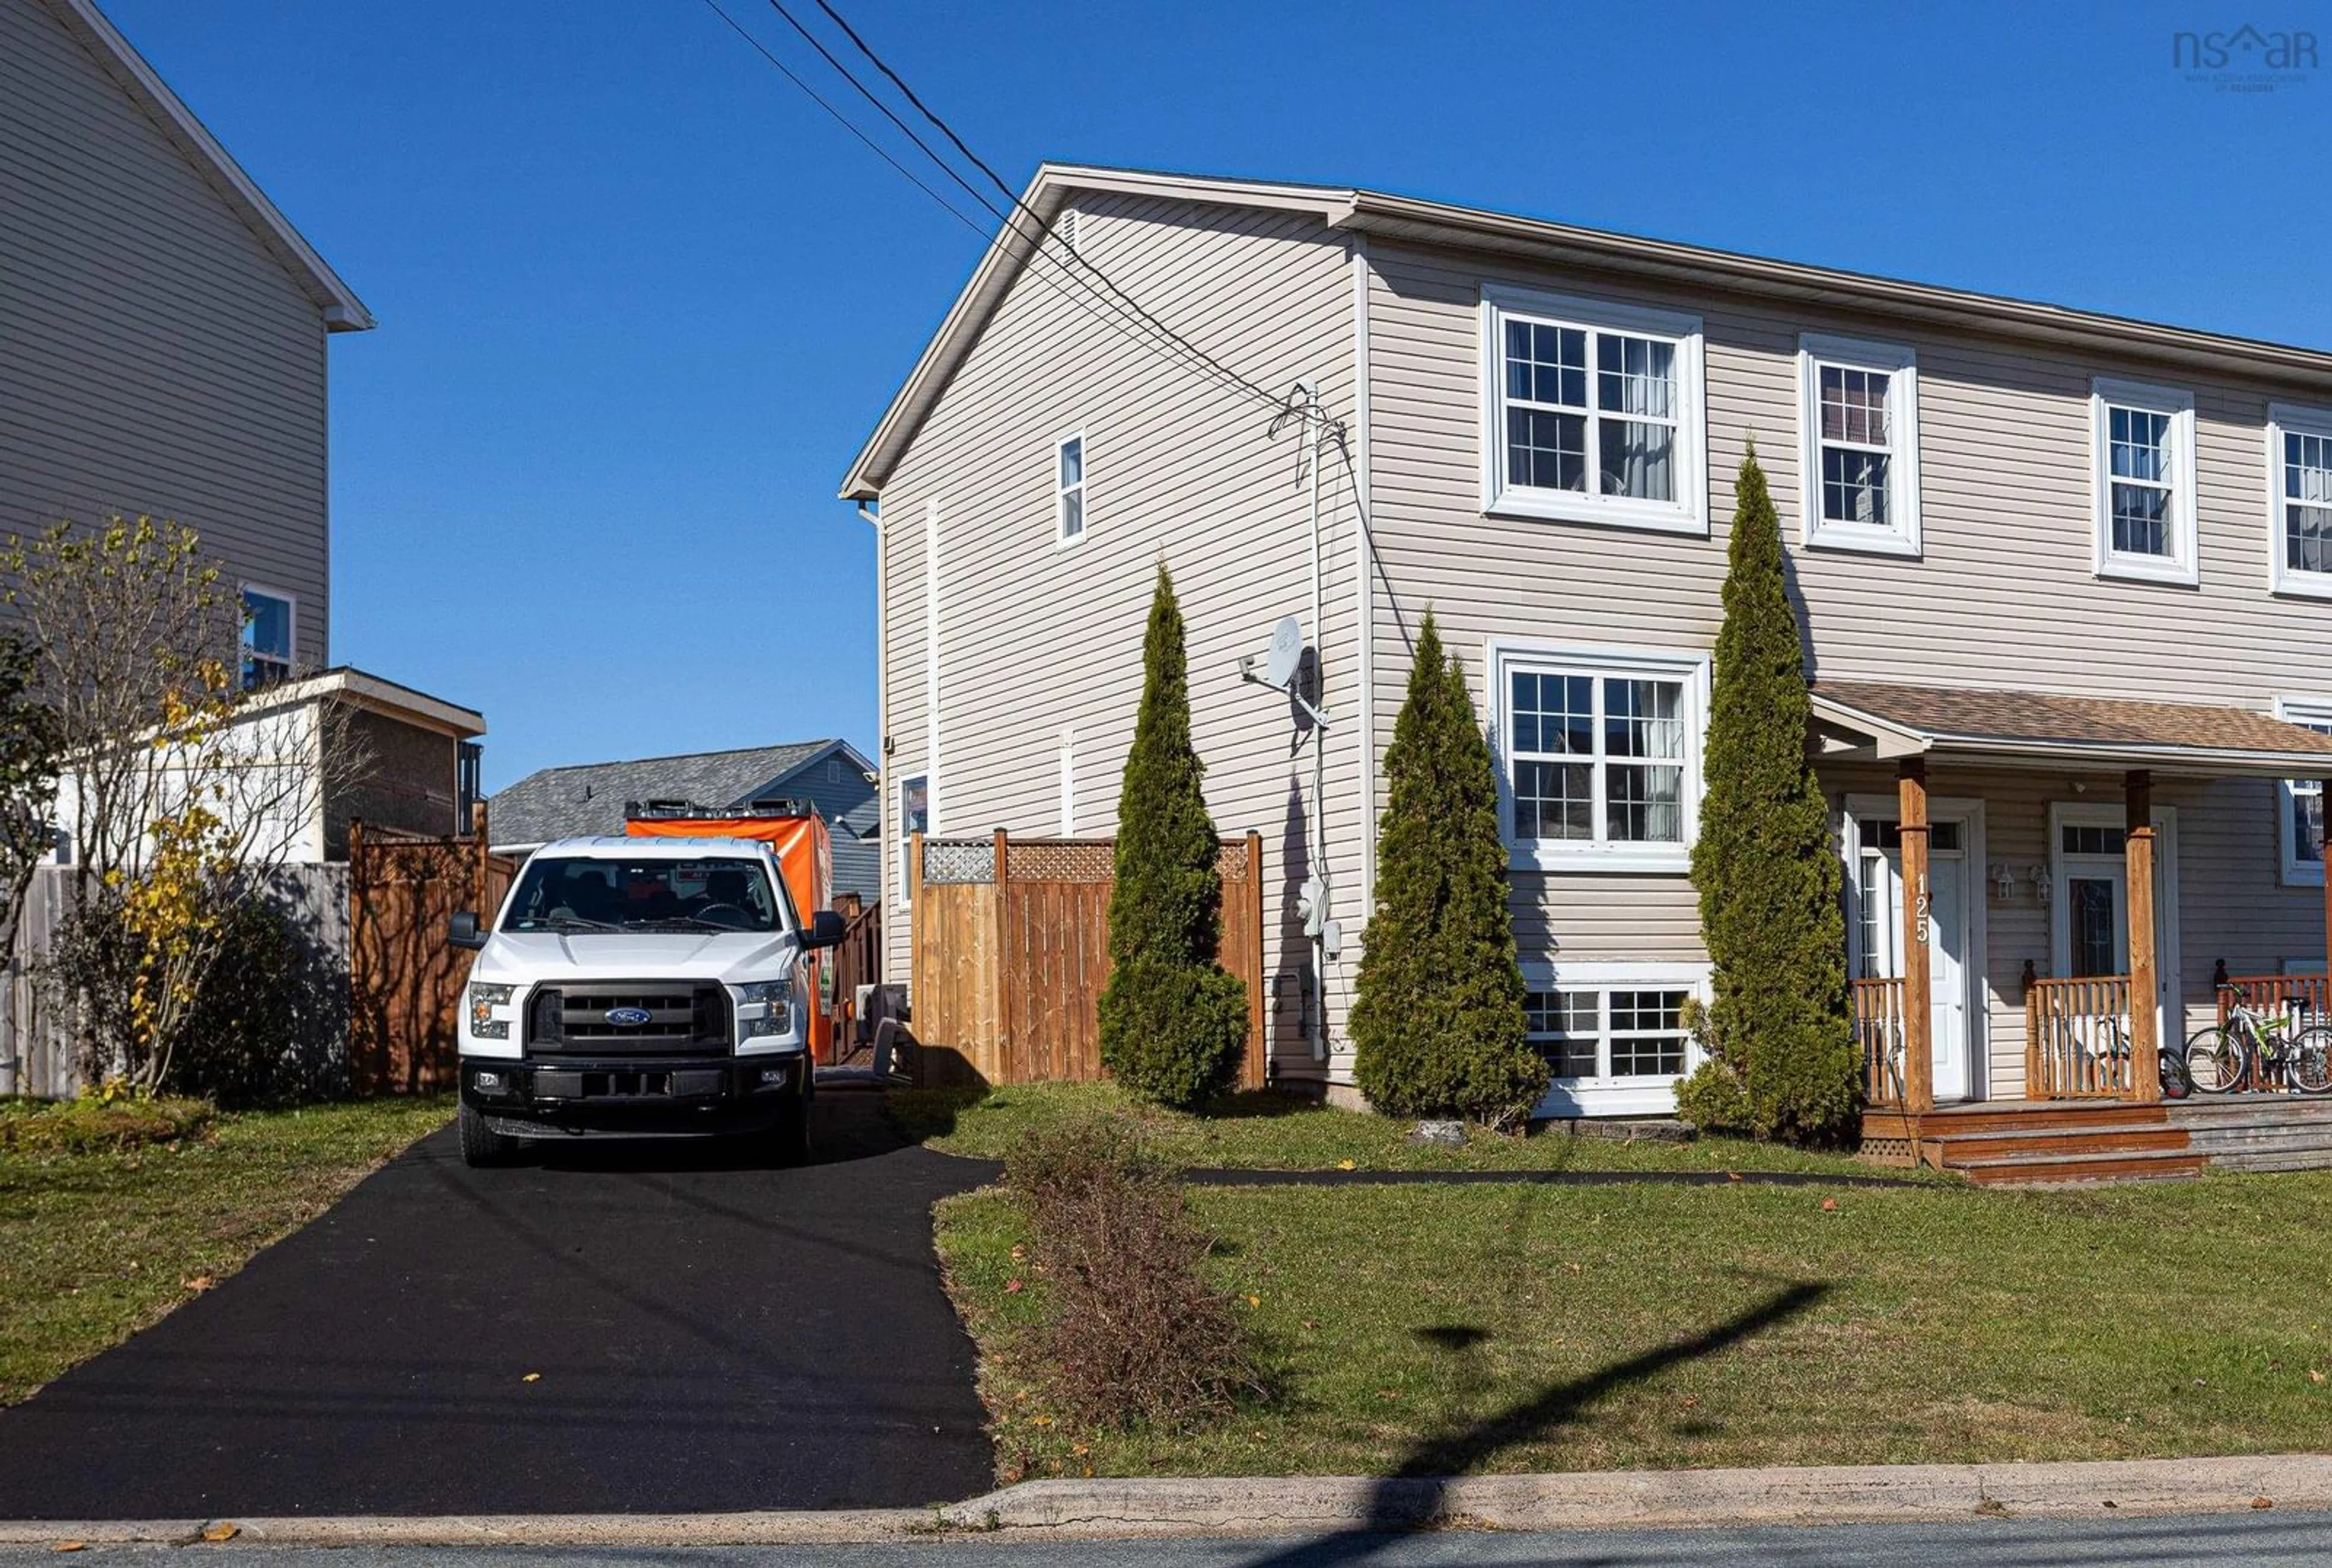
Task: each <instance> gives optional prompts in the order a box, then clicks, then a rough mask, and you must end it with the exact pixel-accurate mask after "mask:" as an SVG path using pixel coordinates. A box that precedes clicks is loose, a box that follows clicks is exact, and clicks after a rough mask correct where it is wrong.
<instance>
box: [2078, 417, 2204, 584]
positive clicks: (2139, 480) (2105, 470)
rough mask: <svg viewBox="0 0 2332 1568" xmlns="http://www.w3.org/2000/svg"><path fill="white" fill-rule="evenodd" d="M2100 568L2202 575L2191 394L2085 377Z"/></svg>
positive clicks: (2158, 578)
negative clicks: (2198, 564) (2198, 561)
mask: <svg viewBox="0 0 2332 1568" xmlns="http://www.w3.org/2000/svg"><path fill="white" fill-rule="evenodd" d="M2089 420H2090V425H2091V429H2092V435H2093V438H2094V441H2095V445H2096V453H2095V458H2094V461H2093V464H2092V474H2091V483H2092V485H2093V488H2094V490H2095V492H2096V513H2097V570H2098V576H2100V577H2122V578H2144V579H2146V580H2150V581H2154V582H2174V583H2189V584H2191V583H2193V582H2195V581H2197V580H2199V573H2198V571H2197V568H2196V559H2195V544H2194V398H2193V394H2191V393H2187V392H2181V391H2177V390H2175V389H2174V388H2171V387H2145V386H2140V385H2138V384H2137V383H2136V382H2132V381H2108V380H2106V379H2103V378H2099V379H2098V380H2097V381H2094V382H2092V383H2091V384H2090V390H2089Z"/></svg>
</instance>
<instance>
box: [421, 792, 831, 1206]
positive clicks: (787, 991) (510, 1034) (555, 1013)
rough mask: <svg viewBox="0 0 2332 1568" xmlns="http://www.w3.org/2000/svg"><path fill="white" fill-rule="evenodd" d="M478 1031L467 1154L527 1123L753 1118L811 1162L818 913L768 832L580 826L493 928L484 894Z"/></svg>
mask: <svg viewBox="0 0 2332 1568" xmlns="http://www.w3.org/2000/svg"><path fill="white" fill-rule="evenodd" d="M448 935H449V939H450V940H451V942H453V944H454V946H455V947H461V948H469V949H473V950H474V951H476V953H477V958H476V961H474V962H473V965H472V966H471V970H470V980H469V989H468V991H467V994H466V995H465V996H464V1006H463V1008H462V1031H461V1096H462V1109H461V1123H462V1157H463V1159H464V1161H466V1162H468V1163H470V1164H472V1165H491V1164H493V1163H496V1162H500V1161H502V1160H505V1159H507V1158H509V1157H510V1156H511V1154H513V1153H515V1152H517V1149H518V1146H519V1143H520V1142H521V1140H524V1139H530V1138H560V1137H572V1136H584V1135H616V1136H632V1137H640V1136H670V1135H673V1134H683V1133H751V1134H758V1135H760V1136H762V1137H765V1138H768V1139H769V1140H770V1142H771V1143H772V1144H773V1147H772V1151H771V1152H772V1153H773V1154H774V1155H775V1156H776V1157H777V1158H778V1159H779V1160H781V1161H785V1162H798V1161H800V1160H802V1159H804V1158H806V1157H807V1156H808V1152H809V1104H810V1096H811V1095H812V1093H813V1092H814V1090H815V1088H816V1076H815V1075H814V1073H813V1070H812V1067H811V1062H810V1054H809V1049H808V1040H809V1028H810V1019H811V1017H812V1011H811V1001H812V998H811V995H810V990H809V983H810V982H809V976H808V967H809V966H808V963H807V962H806V961H805V960H806V958H807V956H808V952H809V951H810V950H812V949H814V948H819V947H831V946H833V945H834V944H835V943H836V942H838V941H840V940H841V937H842V917H841V916H839V915H837V914H836V913H832V912H831V911H821V912H817V913H812V914H810V915H808V916H807V917H805V916H804V915H803V914H802V913H801V912H799V911H798V910H797V909H796V908H795V907H794V905H793V901H792V899H791V897H790V896H789V895H788V893H787V891H786V883H785V878H784V876H783V875H781V874H780V871H779V865H778V861H777V857H776V856H774V855H773V854H772V853H771V852H770V850H769V846H767V845H765V844H760V843H755V842H752V841H750V840H747V839H741V838H630V837H623V838H616V837H606V838H570V839H565V840H562V841H561V842H559V843H557V844H547V845H545V846H542V847H541V848H540V849H538V850H536V851H535V852H534V854H533V855H532V856H530V857H529V858H528V860H527V862H526V865H524V866H523V867H522V868H521V870H520V872H519V875H518V876H517V878H516V879H515V880H514V882H513V883H512V885H511V892H510V896H509V897H508V898H507V899H505V900H504V901H503V903H502V912H501V913H500V915H499V916H498V917H497V918H496V919H495V921H494V923H493V925H492V929H491V930H482V929H481V928H480V926H479V924H478V918H477V915H476V913H475V912H473V911H469V910H464V911H461V912H459V913H455V914H454V917H453V921H452V926H451V930H450V932H449V933H448Z"/></svg>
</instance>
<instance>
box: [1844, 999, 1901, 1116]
mask: <svg viewBox="0 0 2332 1568" xmlns="http://www.w3.org/2000/svg"><path fill="white" fill-rule="evenodd" d="M1849 989H1850V993H1851V997H1852V1000H1853V1003H1854V1037H1855V1039H1856V1040H1857V1041H1858V1042H1859V1044H1860V1045H1861V1047H1862V1096H1863V1099H1864V1101H1865V1103H1867V1104H1872V1105H1900V1104H1903V1089H1904V1085H1903V1040H1904V1028H1903V979H1902V977H1901V976H1900V975H1897V976H1893V977H1891V978H1888V977H1880V978H1878V979H1874V980H1856V981H1855V982H1854V983H1853V985H1852V987H1851V988H1849Z"/></svg>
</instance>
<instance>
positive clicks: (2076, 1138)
mask: <svg viewBox="0 0 2332 1568" xmlns="http://www.w3.org/2000/svg"><path fill="white" fill-rule="evenodd" d="M2189 1147H2190V1144H2189V1142H2188V1138H2187V1134H2186V1133H2185V1131H2184V1129H2183V1128H2179V1127H2174V1126H2171V1125H2170V1124H2169V1123H2165V1122H2159V1121H2153V1122H2122V1121H2119V1120H2117V1121H2115V1122H2113V1123H2107V1124H2104V1125H2099V1124H2098V1123H2094V1122H2092V1123H2085V1124H2083V1125H2081V1126H2079V1127H2072V1128H2063V1127H2018V1128H2014V1129H2012V1130H2011V1131H2008V1132H2002V1133H1963V1132H1961V1131H1959V1130H1958V1129H1957V1128H1956V1127H1954V1129H1953V1130H1952V1131H1951V1132H1949V1133H1945V1134H1943V1135H1942V1136H1940V1137H1935V1136H1930V1137H1927V1138H1924V1139H1922V1140H1920V1153H1921V1154H1922V1156H1924V1157H1925V1162H1926V1163H1927V1164H1930V1165H1936V1166H1940V1167H1942V1168H1943V1169H1945V1170H1951V1169H1954V1168H1956V1167H1959V1166H1964V1165H1972V1164H1975V1163H1977V1162H1987V1161H1990V1162H2001V1161H2015V1160H2021V1159H2028V1158H2031V1157H2032V1156H2034V1155H2041V1154H2128V1153H2135V1152H2138V1151H2141V1150H2157V1149H2166V1150H2170V1151H2172V1152H2179V1153H2183V1152H2185V1151H2186V1150H2187V1149H2188V1148H2189Z"/></svg>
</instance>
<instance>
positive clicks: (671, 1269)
mask: <svg viewBox="0 0 2332 1568" xmlns="http://www.w3.org/2000/svg"><path fill="white" fill-rule="evenodd" d="M817 1138H818V1157H817V1162H816V1163H814V1164H813V1165H811V1166H808V1167H807V1168H804V1169H800V1170H792V1171H784V1170H768V1169H761V1168H758V1167H756V1166H755V1165H753V1164H751V1163H749V1162H745V1161H743V1160H742V1159H741V1157H740V1156H739V1155H738V1154H737V1153H736V1152H732V1151H728V1150H725V1149H724V1148H723V1147H722V1145H718V1144H706V1143H694V1142H688V1143H678V1142H674V1143H591V1144H581V1143H575V1144H560V1145H557V1146H555V1148H554V1151H553V1152H552V1153H551V1154H550V1156H549V1157H546V1158H544V1159H542V1160H540V1161H539V1162H530V1163H528V1164H525V1165H521V1166H518V1167H514V1168H511V1169H507V1170H500V1171H470V1170H466V1169H464V1166H463V1164H462V1162H461V1155H460V1152H459V1151H458V1149H457V1148H456V1147H455V1145H454V1137H453V1133H452V1129H450V1128H449V1129H446V1130H445V1131H444V1132H441V1133H436V1134H435V1135H433V1136H431V1137H429V1138H426V1139H425V1140H423V1141H422V1142H421V1143H419V1144H416V1146H415V1147H414V1148H413V1149H411V1150H410V1151H408V1152H406V1153H405V1154H403V1155H402V1156H400V1157H399V1158H397V1160H395V1161H393V1162H390V1163H389V1164H388V1165H387V1167H385V1168H384V1169H383V1170H381V1171H379V1172H378V1173H377V1174H375V1175H374V1176H373V1177H372V1178H370V1179H369V1180H368V1181H365V1182H364V1183H363V1184H362V1185H361V1186H359V1187H358V1189H357V1190H355V1191H354V1192H353V1193H351V1194H350V1195H349V1198H348V1199H347V1200H345V1201H343V1202H342V1203H341V1204H340V1205H339V1207H338V1208H336V1209H333V1210H331V1211H330V1213H328V1214H326V1215H325V1216H324V1217H323V1218H321V1219H318V1220H317V1221H316V1222H315V1223H313V1224H311V1225H310V1226H309V1227H307V1228H306V1229H303V1230H301V1231H300V1232H299V1233H297V1234H296V1235H294V1236H292V1237H291V1238H288V1239H286V1240H285V1241H283V1242H282V1243H281V1244H279V1245H278V1246H276V1247H274V1248H270V1249H269V1250H268V1251H266V1252H264V1253H263V1254H261V1255H260V1256H259V1257H257V1258H255V1259H253V1262H252V1263H251V1265H250V1266H249V1267H246V1268H245V1269H244V1271H243V1272H242V1273H240V1274H238V1275H236V1276H234V1277H233V1278H231V1279H229V1280H228V1281H227V1282H226V1283H225V1285H223V1286H220V1287H219V1288H218V1289H216V1290H215V1291H212V1292H211V1293H209V1294H208V1295H205V1296H201V1297H199V1298H197V1299H196V1300H194V1301H192V1302H189V1303H188V1304H187V1305H185V1306H183V1307H181V1308H180V1309H179V1310H178V1311H177V1312H176V1313H174V1314H172V1315H170V1316H169V1317H167V1318H166V1319H164V1320H163V1321H162V1322H161V1323H160V1324H157V1325H156V1326H155V1327H153V1328H151V1329H149V1330H148V1331H147V1332H146V1333H144V1334H139V1335H138V1336H137V1337H136V1338H134V1339H132V1340H130V1341H129V1343H125V1344H122V1345H119V1346H118V1347H116V1348H115V1349H113V1350H111V1351H109V1352H107V1353H105V1354H103V1355H100V1356H99V1357H97V1358H96V1359H95V1360H93V1361H91V1362H86V1363H84V1364H83V1365H81V1367H79V1368H76V1369H75V1370H74V1371H72V1372H69V1373H67V1374H66V1375H65V1376H63V1377H62V1378H60V1379H59V1380H57V1382H53V1383H52V1384H50V1385H49V1386H48V1387H46V1388H44V1389H43V1390H42V1391H40V1392H39V1393H37V1394H35V1395H34V1396H33V1398H32V1399H30V1400H28V1401H25V1402H24V1403H23V1404H21V1405H19V1406H17V1407H15V1408H14V1409H13V1410H0V1517H8V1518H20V1519H22V1518H51V1519H62V1518H139V1517H168V1516H179V1517H184V1516H189V1515H203V1516H232V1515H238V1514H240V1515H287V1514H354V1513H371V1514H444V1513H535V1512H544V1513H631V1512H666V1511H673V1512H678V1511H695V1510H709V1509H744V1508H817V1507H836V1506H886V1505H895V1506H917V1505H922V1504H925V1503H932V1502H938V1501H944V1500H953V1499H956V1498H961V1497H966V1496H973V1495H975V1494H977V1493H980V1492H982V1491H985V1490H987V1489H988V1487H989V1485H990V1470H989V1447H988V1443H987V1439H985V1437H984V1436H983V1435H982V1433H981V1430H980V1420H981V1416H980V1403H979V1401H978V1398H977V1396H976V1395H975V1393H974V1391H973V1387H972V1369H973V1353H972V1346H971V1342H970V1340H969V1339H968V1338H967V1337H966V1336H965V1334H964V1333H963V1331H962V1329H961V1326H960V1325H959V1324H957V1322H956V1319H955V1315H954V1313H953V1311H952V1310H951V1308H950V1307H949V1305H948V1302H947V1299H946V1296H944V1295H943V1294H942V1292H941V1286H940V1281H939V1272H938V1265H937V1262H936V1259H935V1258H934V1257H933V1255H932V1233H931V1206H932V1202H933V1201H934V1200H936V1199H938V1198H940V1197H941V1196H942V1195H944V1194H946V1193H949V1192H953V1191H959V1190H964V1189H966V1188H969V1187H970V1186H973V1185H976V1184H977V1183H978V1182H979V1181H980V1180H981V1179H983V1177H984V1175H985V1173H986V1172H985V1169H984V1168H983V1167H980V1166H979V1165H976V1164H973V1163H971V1162H964V1161H958V1160H953V1159H950V1158H948V1157H946V1156H944V1155H940V1154H935V1153H932V1152H930V1151H928V1150H924V1149H921V1148H917V1147H913V1146H912V1145H907V1144H904V1143H903V1142H902V1141H901V1140H900V1139H899V1138H898V1137H897V1135H896V1134H895V1133H893V1132H892V1131H891V1129H890V1126H889V1123H887V1122H886V1121H884V1118H883V1116H882V1114H881V1102H880V1099H879V1097H878V1096H877V1095H873V1094H868V1093H864V1092H860V1093H848V1092H845V1093H824V1094H821V1095H820V1096H819V1104H818V1114H817ZM530 1374H539V1375H536V1376H534V1377H533V1378H532V1381H529V1378H530Z"/></svg>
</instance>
